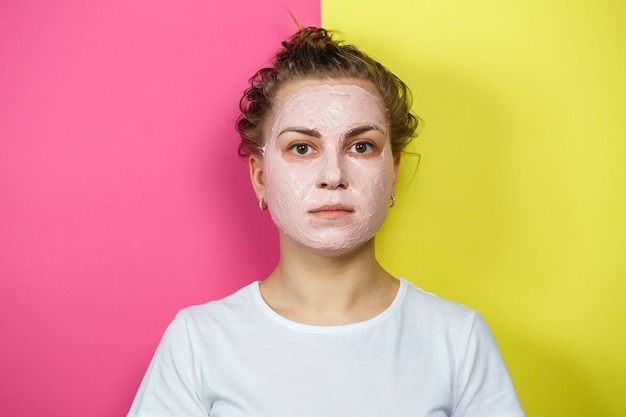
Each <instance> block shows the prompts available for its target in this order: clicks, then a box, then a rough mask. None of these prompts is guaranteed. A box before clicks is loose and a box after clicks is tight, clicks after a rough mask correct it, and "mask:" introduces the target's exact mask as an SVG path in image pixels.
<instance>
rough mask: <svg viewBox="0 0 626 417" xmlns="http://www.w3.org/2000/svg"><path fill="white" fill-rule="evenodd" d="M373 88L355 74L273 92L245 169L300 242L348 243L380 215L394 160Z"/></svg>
mask: <svg viewBox="0 0 626 417" xmlns="http://www.w3.org/2000/svg"><path fill="white" fill-rule="evenodd" d="M373 91H375V90H374V88H373V87H372V86H371V85H370V84H369V83H364V82H362V81H356V80H304V81H298V82H292V83H290V84H288V85H286V86H285V87H283V88H282V89H281V90H280V92H279V94H278V96H277V101H276V103H277V105H276V110H275V112H274V117H273V118H272V120H271V121H270V124H269V128H268V132H267V136H266V137H267V140H266V143H265V146H264V148H263V155H264V157H263V159H262V160H257V161H256V162H251V168H252V172H251V174H252V177H253V182H255V188H256V190H257V194H258V195H259V197H264V198H265V200H266V201H267V204H268V206H269V210H270V213H271V216H272V219H273V220H274V223H275V224H276V226H277V227H278V228H279V229H280V230H281V231H282V232H283V233H284V234H285V235H287V236H288V237H290V238H291V239H293V240H295V241H297V242H300V243H301V244H303V245H305V246H307V247H311V248H314V249H319V250H325V251H343V250H348V249H351V248H353V247H356V246H358V245H360V244H362V243H364V242H366V241H368V240H370V239H371V238H372V237H373V236H374V234H375V233H376V231H378V229H379V228H380V226H381V225H382V223H383V221H384V220H385V217H386V215H387V210H388V208H389V201H390V198H391V194H392V192H393V188H394V185H395V181H396V174H397V166H398V162H399V159H396V160H395V161H394V157H393V155H392V152H391V146H390V141H389V136H388V127H387V125H388V123H387V118H386V115H385V112H384V110H383V104H382V101H381V100H380V99H379V98H378V96H377V94H376V93H374V92H373ZM255 167H256V170H255ZM255 172H256V174H255Z"/></svg>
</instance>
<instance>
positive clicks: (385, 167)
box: [129, 28, 524, 417]
mask: <svg viewBox="0 0 626 417" xmlns="http://www.w3.org/2000/svg"><path fill="white" fill-rule="evenodd" d="M240 107H241V111H242V115H241V117H240V119H239V121H238V123H237V129H238V131H239V133H240V135H241V138H242V142H241V145H240V148H239V151H240V154H241V155H244V156H246V157H248V160H249V166H250V176H251V180H252V185H253V187H254V190H255V192H256V195H257V197H258V199H259V207H260V208H261V210H268V211H269V213H270V214H271V216H272V219H273V220H274V222H275V223H276V226H277V227H278V229H279V234H280V261H279V263H278V265H277V266H276V269H275V270H274V271H273V272H272V273H271V274H270V276H269V277H267V278H266V279H265V280H264V281H262V282H255V283H253V284H250V285H249V286H247V287H245V288H243V289H241V290H239V291H238V292H236V293H235V294H233V295H231V296H229V297H227V298H225V299H223V300H220V301H214V302H210V303H208V304H205V305H201V306H194V307H189V308H187V309H184V310H182V311H181V312H180V313H179V314H178V315H177V317H176V318H175V320H174V321H173V322H172V324H171V325H170V326H169V327H168V329H167V331H166V333H165V335H164V336H163V340H162V341H161V344H160V346H159V348H158V350H157V352H156V354H155V356H154V359H153V361H152V363H151V365H150V368H149V369H148V372H147V374H146V376H145V378H144V380H143V382H142V385H141V387H140V389H139V392H138V394H137V397H136V398H135V401H134V403H133V405H132V408H131V410H130V413H129V416H138V417H142V416H145V417H148V416H152V417H156V416H159V417H161V416H163V417H165V416H188V417H191V416H209V415H210V416H213V417H239V416H258V417H266V416H267V417H269V416H272V417H309V416H310V417H313V416H315V417H321V416H323V417H330V416H333V417H337V416H359V417H370V416H371V417H374V416H376V417H380V416H385V417H395V416H397V417H411V416H415V417H424V416H456V417H461V416H463V417H470V416H472V417H473V416H476V417H478V416H480V417H505V416H506V417H517V416H523V415H524V414H523V412H522V409H521V407H520V405H519V402H518V400H517V398H516V395H515V391H514V389H513V386H512V384H511V381H510V378H509V376H508V374H507V371H506V368H505V366H504V364H503V362H502V359H501V356H500V354H499V352H498V349H497V347H496V344H495V342H494V340H493V337H492V335H491V333H490V331H489V329H488V327H487V326H486V324H485V322H484V321H483V320H482V318H481V317H480V316H479V315H478V314H477V313H475V312H474V311H472V310H470V309H468V308H466V307H463V306H461V305H458V304H455V303H452V302H449V301H445V300H442V299H439V298H437V297H435V296H433V295H431V294H428V293H425V292H423V291H421V290H419V289H418V288H416V287H414V286H413V285H412V284H410V283H409V282H408V281H406V280H404V279H397V278H394V277H393V276H391V275H390V274H389V273H388V272H387V271H385V270H384V269H383V268H382V267H381V266H380V264H379V263H378V262H377V260H376V257H375V253H374V234H375V233H376V231H377V230H378V229H379V228H380V226H381V224H382V223H383V221H384V219H385V217H386V215H387V211H388V209H389V207H391V206H393V204H394V202H395V198H394V186H395V183H396V177H397V172H398V165H399V163H400V153H401V151H402V149H403V148H404V147H405V146H406V144H407V143H408V141H409V140H410V139H411V137H412V136H414V134H415V130H416V127H417V119H416V118H415V117H414V116H413V115H412V114H411V113H410V99H409V97H408V90H407V88H406V86H405V85H404V83H402V81H400V80H399V79H398V78H396V77H395V76H394V75H393V74H391V73H390V72H389V71H388V70H387V69H385V68H384V67H383V66H382V65H380V64H379V63H378V62H376V61H374V60H373V59H371V58H370V57H368V56H367V55H365V54H364V53H362V52H361V51H359V50H358V49H357V48H355V47H354V46H351V45H345V44H342V43H340V42H338V41H335V40H333V39H332V37H331V36H330V35H329V33H327V32H326V31H325V30H324V29H320V28H306V29H302V30H300V31H299V32H298V33H296V34H295V35H294V36H293V37H292V38H291V39H289V40H288V41H286V42H283V48H282V49H281V50H280V51H279V52H278V53H277V54H276V56H275V57H274V60H273V65H272V67H271V68H265V69H262V70H260V71H259V72H258V73H257V74H256V75H255V76H254V77H253V78H252V79H251V87H250V88H249V89H248V90H247V91H246V92H245V94H244V97H243V98H242V100H241V106H240Z"/></svg>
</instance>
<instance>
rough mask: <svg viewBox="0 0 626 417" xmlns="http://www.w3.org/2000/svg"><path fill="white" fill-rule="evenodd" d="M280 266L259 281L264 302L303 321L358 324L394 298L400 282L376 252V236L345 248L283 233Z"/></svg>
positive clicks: (288, 317) (313, 323)
mask: <svg viewBox="0 0 626 417" xmlns="http://www.w3.org/2000/svg"><path fill="white" fill-rule="evenodd" d="M280 242H281V245H280V247H281V256H280V261H279V263H278V266H277V267H276V269H275V270H274V271H273V272H272V273H271V274H270V276H269V277H268V278H267V279H265V281H263V282H262V283H261V285H260V289H261V294H262V296H263V299H264V300H265V302H266V303H267V304H268V305H269V306H270V307H271V308H272V309H273V310H274V311H276V312H277V313H278V314H280V315H281V316H283V317H285V318H287V319H289V320H292V321H295V322H298V323H302V324H309V325H317V326H337V325H345V324H352V323H358V322H361V321H365V320H367V319H370V318H372V317H374V316H376V315H378V314H380V313H381V312H382V311H384V310H385V309H386V308H387V307H389V305H390V304H391V303H392V302H393V300H394V298H395V296H396V294H397V292H398V287H399V282H398V280H397V279H395V278H394V277H393V276H391V275H390V274H389V273H388V272H387V271H385V270H384V269H383V268H382V267H381V266H380V264H379V263H378V261H376V257H375V253H374V239H371V240H369V241H368V242H366V243H364V244H363V245H361V246H359V247H357V248H354V249H352V250H350V251H346V252H343V253H328V252H321V251H315V250H312V249H310V248H307V247H305V246H303V245H301V244H299V243H297V242H295V241H293V240H291V239H289V238H288V237H286V236H284V235H282V233H281V236H280Z"/></svg>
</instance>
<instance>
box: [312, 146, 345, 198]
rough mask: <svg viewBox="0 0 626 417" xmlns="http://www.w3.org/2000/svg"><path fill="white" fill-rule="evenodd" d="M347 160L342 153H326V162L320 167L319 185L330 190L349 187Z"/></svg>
mask: <svg viewBox="0 0 626 417" xmlns="http://www.w3.org/2000/svg"><path fill="white" fill-rule="evenodd" d="M344 164H345V161H343V159H342V158H341V156H340V155H338V154H335V153H331V152H329V153H328V154H326V155H324V163H323V164H322V166H321V167H320V173H319V177H318V180H317V187H318V188H323V189H329V190H335V189H346V188H348V185H349V184H348V176H347V173H346V171H347V170H346V167H345V166H344Z"/></svg>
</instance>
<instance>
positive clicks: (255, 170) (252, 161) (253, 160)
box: [248, 155, 265, 200]
mask: <svg viewBox="0 0 626 417" xmlns="http://www.w3.org/2000/svg"><path fill="white" fill-rule="evenodd" d="M248 165H249V166H250V181H251V182H252V188H254V193H255V194H256V198H257V199H259V200H260V199H262V198H265V182H264V178H263V158H262V157H260V156H257V155H250V157H249V158H248Z"/></svg>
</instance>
